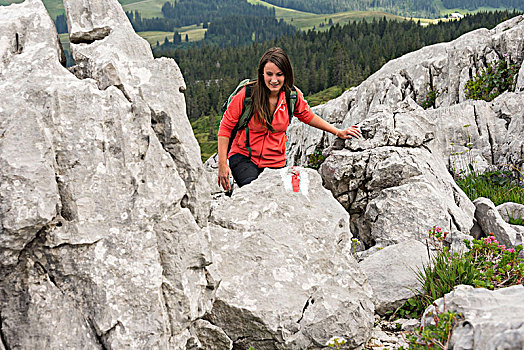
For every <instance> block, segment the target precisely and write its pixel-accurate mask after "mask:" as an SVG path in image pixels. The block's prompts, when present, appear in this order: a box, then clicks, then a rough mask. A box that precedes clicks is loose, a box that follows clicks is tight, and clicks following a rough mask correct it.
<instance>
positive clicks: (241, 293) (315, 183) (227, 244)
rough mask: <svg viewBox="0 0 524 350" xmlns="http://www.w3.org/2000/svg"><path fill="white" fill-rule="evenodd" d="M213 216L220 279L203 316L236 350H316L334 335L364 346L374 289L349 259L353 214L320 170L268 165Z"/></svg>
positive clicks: (354, 345)
mask: <svg viewBox="0 0 524 350" xmlns="http://www.w3.org/2000/svg"><path fill="white" fill-rule="evenodd" d="M291 171H298V172H299V173H300V183H299V185H300V192H294V191H293V186H292V175H291ZM262 198H263V200H262ZM211 222H212V224H211V225H210V237H211V246H212V251H213V261H214V262H215V263H214V264H213V265H212V266H211V267H210V268H213V270H212V271H213V272H214V276H217V278H218V279H220V280H221V281H220V285H219V288H218V290H217V295H216V301H215V303H214V305H213V309H212V310H211V311H210V312H209V314H208V315H207V316H206V317H205V318H206V319H208V320H209V321H210V322H211V323H212V324H214V325H216V326H218V327H220V328H222V329H223V330H224V332H225V333H226V334H227V335H228V337H230V338H231V339H232V340H233V342H234V344H235V348H236V347H237V346H238V347H242V348H248V347H249V346H253V347H254V348H256V349H257V350H258V349H310V348H311V349H314V348H319V347H322V346H324V345H325V343H326V342H327V341H328V340H329V339H330V338H331V337H333V336H340V337H343V338H345V339H348V346H349V348H351V349H358V348H362V346H363V345H364V344H365V343H366V341H367V339H368V338H369V335H370V332H371V328H372V325H373V303H372V301H371V289H370V288H369V285H368V283H367V281H366V278H365V275H364V274H363V273H362V272H361V270H360V268H359V267H358V264H357V262H356V261H355V259H354V258H353V257H352V255H351V237H352V235H351V232H350V231H349V227H348V214H347V213H346V212H345V211H344V209H343V208H342V207H341V206H340V204H339V203H337V202H336V201H335V200H334V199H333V198H332V196H331V195H330V194H329V192H328V191H326V190H325V189H324V188H323V187H322V184H321V179H320V176H319V175H318V174H317V173H316V172H315V171H313V170H311V169H303V168H296V169H291V168H283V169H280V170H271V169H266V170H265V171H264V172H263V173H262V174H261V176H260V177H259V178H258V179H257V180H256V181H254V182H252V183H251V184H249V185H247V186H244V187H242V188H240V189H237V190H236V191H234V192H233V195H232V197H231V198H224V199H223V200H222V201H219V202H218V203H217V205H216V207H215V208H213V210H212V216H211Z"/></svg>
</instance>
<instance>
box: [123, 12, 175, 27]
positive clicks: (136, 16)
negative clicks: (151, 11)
mask: <svg viewBox="0 0 524 350" xmlns="http://www.w3.org/2000/svg"><path fill="white" fill-rule="evenodd" d="M126 16H127V18H129V21H130V22H131V25H132V26H133V29H134V30H135V31H136V32H147V31H162V32H173V31H174V30H175V28H177V27H179V25H178V22H177V21H175V20H173V19H170V18H162V17H153V18H142V15H141V14H140V12H138V11H136V10H135V11H126Z"/></svg>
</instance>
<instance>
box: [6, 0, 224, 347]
mask: <svg viewBox="0 0 524 350" xmlns="http://www.w3.org/2000/svg"><path fill="white" fill-rule="evenodd" d="M78 4H79V2H67V4H66V5H67V6H66V9H67V11H69V16H68V18H69V25H70V27H71V28H72V29H73V33H78V32H80V29H78V30H77V29H75V28H78V27H79V26H80V24H81V25H82V26H86V28H88V29H85V31H86V32H89V33H91V34H92V36H91V39H89V40H95V41H94V42H92V43H78V44H74V45H73V46H74V50H76V55H77V56H76V57H77V58H79V57H83V59H82V62H83V63H84V64H85V67H89V69H92V71H93V72H97V74H93V75H88V76H84V78H86V79H83V80H79V79H78V78H77V77H76V76H75V75H73V74H71V72H69V71H68V70H67V69H65V68H64V67H63V66H62V65H61V64H60V57H61V50H60V46H59V44H58V41H57V33H56V31H55V29H54V26H53V22H52V20H51V18H50V17H49V15H48V14H47V12H46V10H45V8H44V6H43V4H42V2H41V1H40V0H27V1H25V2H24V3H21V4H14V5H11V6H7V7H5V6H0V77H1V78H0V94H1V96H3V97H4V98H2V99H0V169H1V170H0V203H1V204H0V223H1V225H0V265H1V268H0V310H1V311H0V332H1V341H0V343H2V346H4V347H5V348H6V349H42V348H49V349H63V348H67V349H93V348H100V347H102V348H107V349H109V348H111V349H123V348H128V349H158V348H163V349H165V348H172V349H178V348H180V349H182V348H185V345H186V343H187V341H188V340H190V338H192V336H191V334H190V326H191V323H192V321H194V320H196V319H198V318H199V317H201V316H202V315H203V314H204V313H205V312H206V311H207V310H208V309H209V308H210V306H211V302H212V297H213V290H214V283H213V279H212V277H211V275H210V274H209V273H208V271H207V270H206V266H207V265H209V263H210V257H209V251H208V245H207V240H206V237H205V231H204V230H203V229H201V228H200V227H199V226H198V225H197V222H196V221H195V217H194V216H193V214H192V213H191V212H190V210H189V209H188V208H191V209H192V210H193V213H194V214H195V216H197V217H198V216H199V215H200V214H199V213H204V212H205V211H206V210H205V205H206V202H205V201H202V206H191V205H190V204H186V202H189V203H190V202H191V198H196V197H198V191H196V192H195V191H194V192H191V191H192V188H191V186H186V183H185V182H184V180H187V176H189V175H188V174H194V175H195V176H196V174H195V172H194V171H196V170H195V169H196V168H195V164H197V166H196V167H197V168H198V164H201V161H200V156H199V155H198V150H194V149H193V148H192V147H193V146H191V145H192V144H196V141H195V140H194V139H193V142H188V143H187V145H188V146H187V147H188V149H191V151H187V152H185V151H184V152H183V151H182V149H180V153H181V154H180V157H186V158H187V159H188V160H189V159H192V160H191V163H192V164H193V167H192V168H183V167H182V165H181V164H180V163H175V162H174V161H173V157H172V156H171V155H170V154H169V153H168V152H166V151H165V150H164V148H163V147H162V144H161V141H165V139H161V140H159V138H158V137H157V132H155V130H154V129H153V128H152V122H151V115H152V114H155V113H156V114H157V115H159V114H160V112H158V113H157V112H155V111H161V110H165V111H166V112H165V113H166V115H167V116H166V117H165V118H166V120H167V119H169V118H172V119H173V118H175V114H177V113H179V111H180V110H183V109H184V108H185V107H184V106H183V105H181V104H180V100H182V99H183V97H182V96H181V94H180V92H179V87H180V86H181V85H182V84H183V81H182V80H181V77H180V76H179V71H178V70H177V69H178V68H176V65H175V63H174V62H173V61H170V60H161V62H157V61H154V60H153V58H152V55H151V52H150V50H149V48H148V47H147V44H145V43H142V41H141V39H137V40H138V44H136V41H137V40H135V39H133V38H134V37H133V36H135V37H136V35H135V34H134V32H132V29H129V28H131V26H130V25H129V23H128V22H127V19H125V15H124V14H123V12H122V9H121V8H120V5H118V3H117V2H116V1H100V2H90V1H83V2H82V6H83V7H82V8H84V10H82V11H84V12H82V13H81V14H80V13H79V17H75V15H74V13H75V11H77V9H76V8H75V7H74V6H76V5H78ZM101 9H103V10H104V12H103V13H100V12H98V11H101ZM80 17H81V18H82V20H80ZM124 19H125V20H124ZM98 21H101V22H100V23H98ZM122 21H123V22H122ZM106 22H108V23H109V24H108V23H106ZM112 23H113V24H114V23H118V28H116V27H112V25H113V24H112ZM126 23H127V24H126ZM115 26H116V24H115ZM91 27H92V28H91ZM82 28H84V27H82ZM89 28H91V29H89ZM97 28H102V29H100V30H98V29H97ZM107 28H109V29H107ZM106 29H107V30H106ZM106 32H109V34H108V35H107V36H104V35H105V33H106ZM91 34H90V35H91ZM113 34H114V35H115V37H113V36H112V35H113ZM102 37H104V38H103V39H102ZM82 38H84V36H83V35H77V36H76V37H75V39H74V40H73V41H76V42H79V41H82V40H84V39H82ZM124 38H125V40H124ZM85 40H87V39H85ZM89 40H87V41H88V42H89ZM140 43H142V44H140ZM120 46H122V47H120ZM94 52H98V55H100V56H97V54H95V53H94ZM82 55H83V56H82ZM90 55H92V56H90ZM120 55H121V56H120ZM101 56H102V57H103V59H102V58H100V59H101V60H103V61H104V63H105V64H98V63H97V62H98V61H96V58H97V57H101ZM115 57H120V59H121V61H122V62H127V63H126V65H125V67H123V66H120V65H119V62H120V61H118V60H115V59H114V58H115ZM91 58H92V59H91ZM159 67H163V68H164V70H163V71H161V70H160V68H159ZM169 69H171V70H169ZM120 70H125V74H121V73H120V72H121V71H120ZM101 72H105V73H107V75H104V74H102V73H101ZM160 72H162V74H166V75H167V74H168V73H170V72H174V73H177V72H178V75H176V74H175V75H174V76H173V77H172V79H170V77H169V76H166V77H164V79H165V81H169V82H170V83H169V84H168V85H167V86H161V82H162V81H161V80H158V79H157V80H155V79H156V78H155V79H153V77H158V75H159V74H161V73H160ZM98 73H100V74H98ZM104 77H106V78H107V79H106V80H104ZM118 79H120V81H121V84H115V81H117V80H118ZM131 81H132V82H131ZM153 85H154V87H153ZM155 89H161V90H163V91H164V92H165V95H161V96H160V94H159V96H158V97H157V99H152V101H153V102H147V103H146V102H145V101H146V99H145V98H144V96H149V95H154V94H156V93H155V92H154V91H156V90H155ZM175 90H176V93H175V92H174V91H175ZM139 91H141V95H140V94H139V93H138V92H139ZM170 93H172V94H173V96H171V97H169V98H168V97H167V96H170V95H169V94H170ZM160 98H164V99H165V100H166V101H168V102H167V106H164V107H162V106H160ZM175 105H176V106H177V107H175ZM176 118H180V119H181V120H182V119H183V118H185V114H182V115H177V117H176ZM185 122H186V123H187V125H189V123H188V122H187V120H186V121H185ZM180 124H182V123H180ZM177 127H178V125H177ZM180 128H181V129H180V132H181V133H182V134H184V133H185V132H186V131H184V126H180ZM177 130H178V129H177ZM184 135H186V134H184ZM187 135H190V130H189V131H188V133H187ZM184 142H185V141H184ZM183 147H186V146H183ZM194 153H197V155H196V156H195V157H194V158H192V157H193V154H194ZM184 176H185V177H184ZM191 176H192V175H191ZM194 186H200V185H197V183H196V182H195V184H194ZM202 186H203V185H202ZM188 187H189V189H188ZM201 188H202V189H204V188H205V187H201ZM186 207H187V208H186ZM202 215H203V214H202Z"/></svg>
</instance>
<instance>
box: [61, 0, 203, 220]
mask: <svg viewBox="0 0 524 350" xmlns="http://www.w3.org/2000/svg"><path fill="white" fill-rule="evenodd" d="M64 6H65V8H66V14H67V21H68V26H69V31H70V33H71V34H70V35H71V51H72V54H73V58H74V60H75V62H76V63H77V67H74V68H73V70H74V71H75V72H76V75H77V76H78V77H79V78H82V79H84V78H92V79H95V80H96V81H97V84H98V86H99V88H100V89H106V88H107V87H109V86H115V87H117V88H119V89H121V90H122V91H123V93H124V95H125V96H126V98H127V99H128V100H129V101H130V102H131V104H132V105H133V108H134V109H137V110H140V111H141V113H147V114H148V115H150V118H151V121H152V124H153V128H154V130H155V132H156V134H157V136H158V138H159V139H160V142H161V143H162V145H163V147H164V149H166V150H167V151H168V152H169V153H170V154H171V157H172V158H173V160H174V161H175V163H176V164H177V167H178V172H179V174H180V176H181V177H182V179H183V180H184V182H185V184H186V187H187V196H188V199H187V204H186V205H187V206H188V208H189V209H190V210H191V212H192V213H193V215H195V217H196V218H197V221H198V222H199V223H200V225H201V226H204V225H205V222H206V220H207V217H208V215H209V200H210V198H209V192H210V188H209V184H208V182H207V177H206V176H203V174H204V169H203V165H202V162H201V161H198V160H196V159H199V158H200V147H199V146H198V143H197V141H196V139H195V137H194V135H193V130H192V128H191V125H190V124H189V120H188V118H187V115H186V105H185V99H184V95H183V91H184V90H185V88H186V86H185V82H184V78H183V77H182V73H181V72H180V69H179V68H178V66H177V64H176V63H175V61H173V60H172V59H168V58H159V59H153V54H152V52H151V48H150V46H149V44H148V43H147V41H145V40H144V39H142V38H140V37H139V36H138V35H137V34H136V33H135V32H134V30H133V28H132V26H131V24H130V23H129V20H128V19H127V17H126V15H125V13H124V11H123V10H122V7H121V6H120V4H119V3H118V1H116V0H109V1H106V0H89V1H83V2H81V3H80V2H78V1H74V0H64Z"/></svg>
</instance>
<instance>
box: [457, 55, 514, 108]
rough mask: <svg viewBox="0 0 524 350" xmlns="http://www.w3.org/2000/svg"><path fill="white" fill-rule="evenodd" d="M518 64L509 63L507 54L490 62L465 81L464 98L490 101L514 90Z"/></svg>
mask: <svg viewBox="0 0 524 350" xmlns="http://www.w3.org/2000/svg"><path fill="white" fill-rule="evenodd" d="M519 68H520V67H519V66H518V65H516V64H514V63H511V61H510V60H509V58H508V55H507V54H506V55H504V58H502V59H498V60H496V61H494V62H492V63H490V64H489V65H488V66H487V67H486V68H485V69H482V70H480V71H479V72H478V73H477V74H476V75H475V76H474V77H473V78H471V79H470V80H468V81H467V82H466V85H465V86H464V92H465V95H466V98H470V99H473V100H484V101H488V102H489V101H492V100H493V99H494V98H495V97H497V96H498V95H500V94H502V93H503V92H505V91H514V90H515V85H516V83H517V74H518V72H519Z"/></svg>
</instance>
